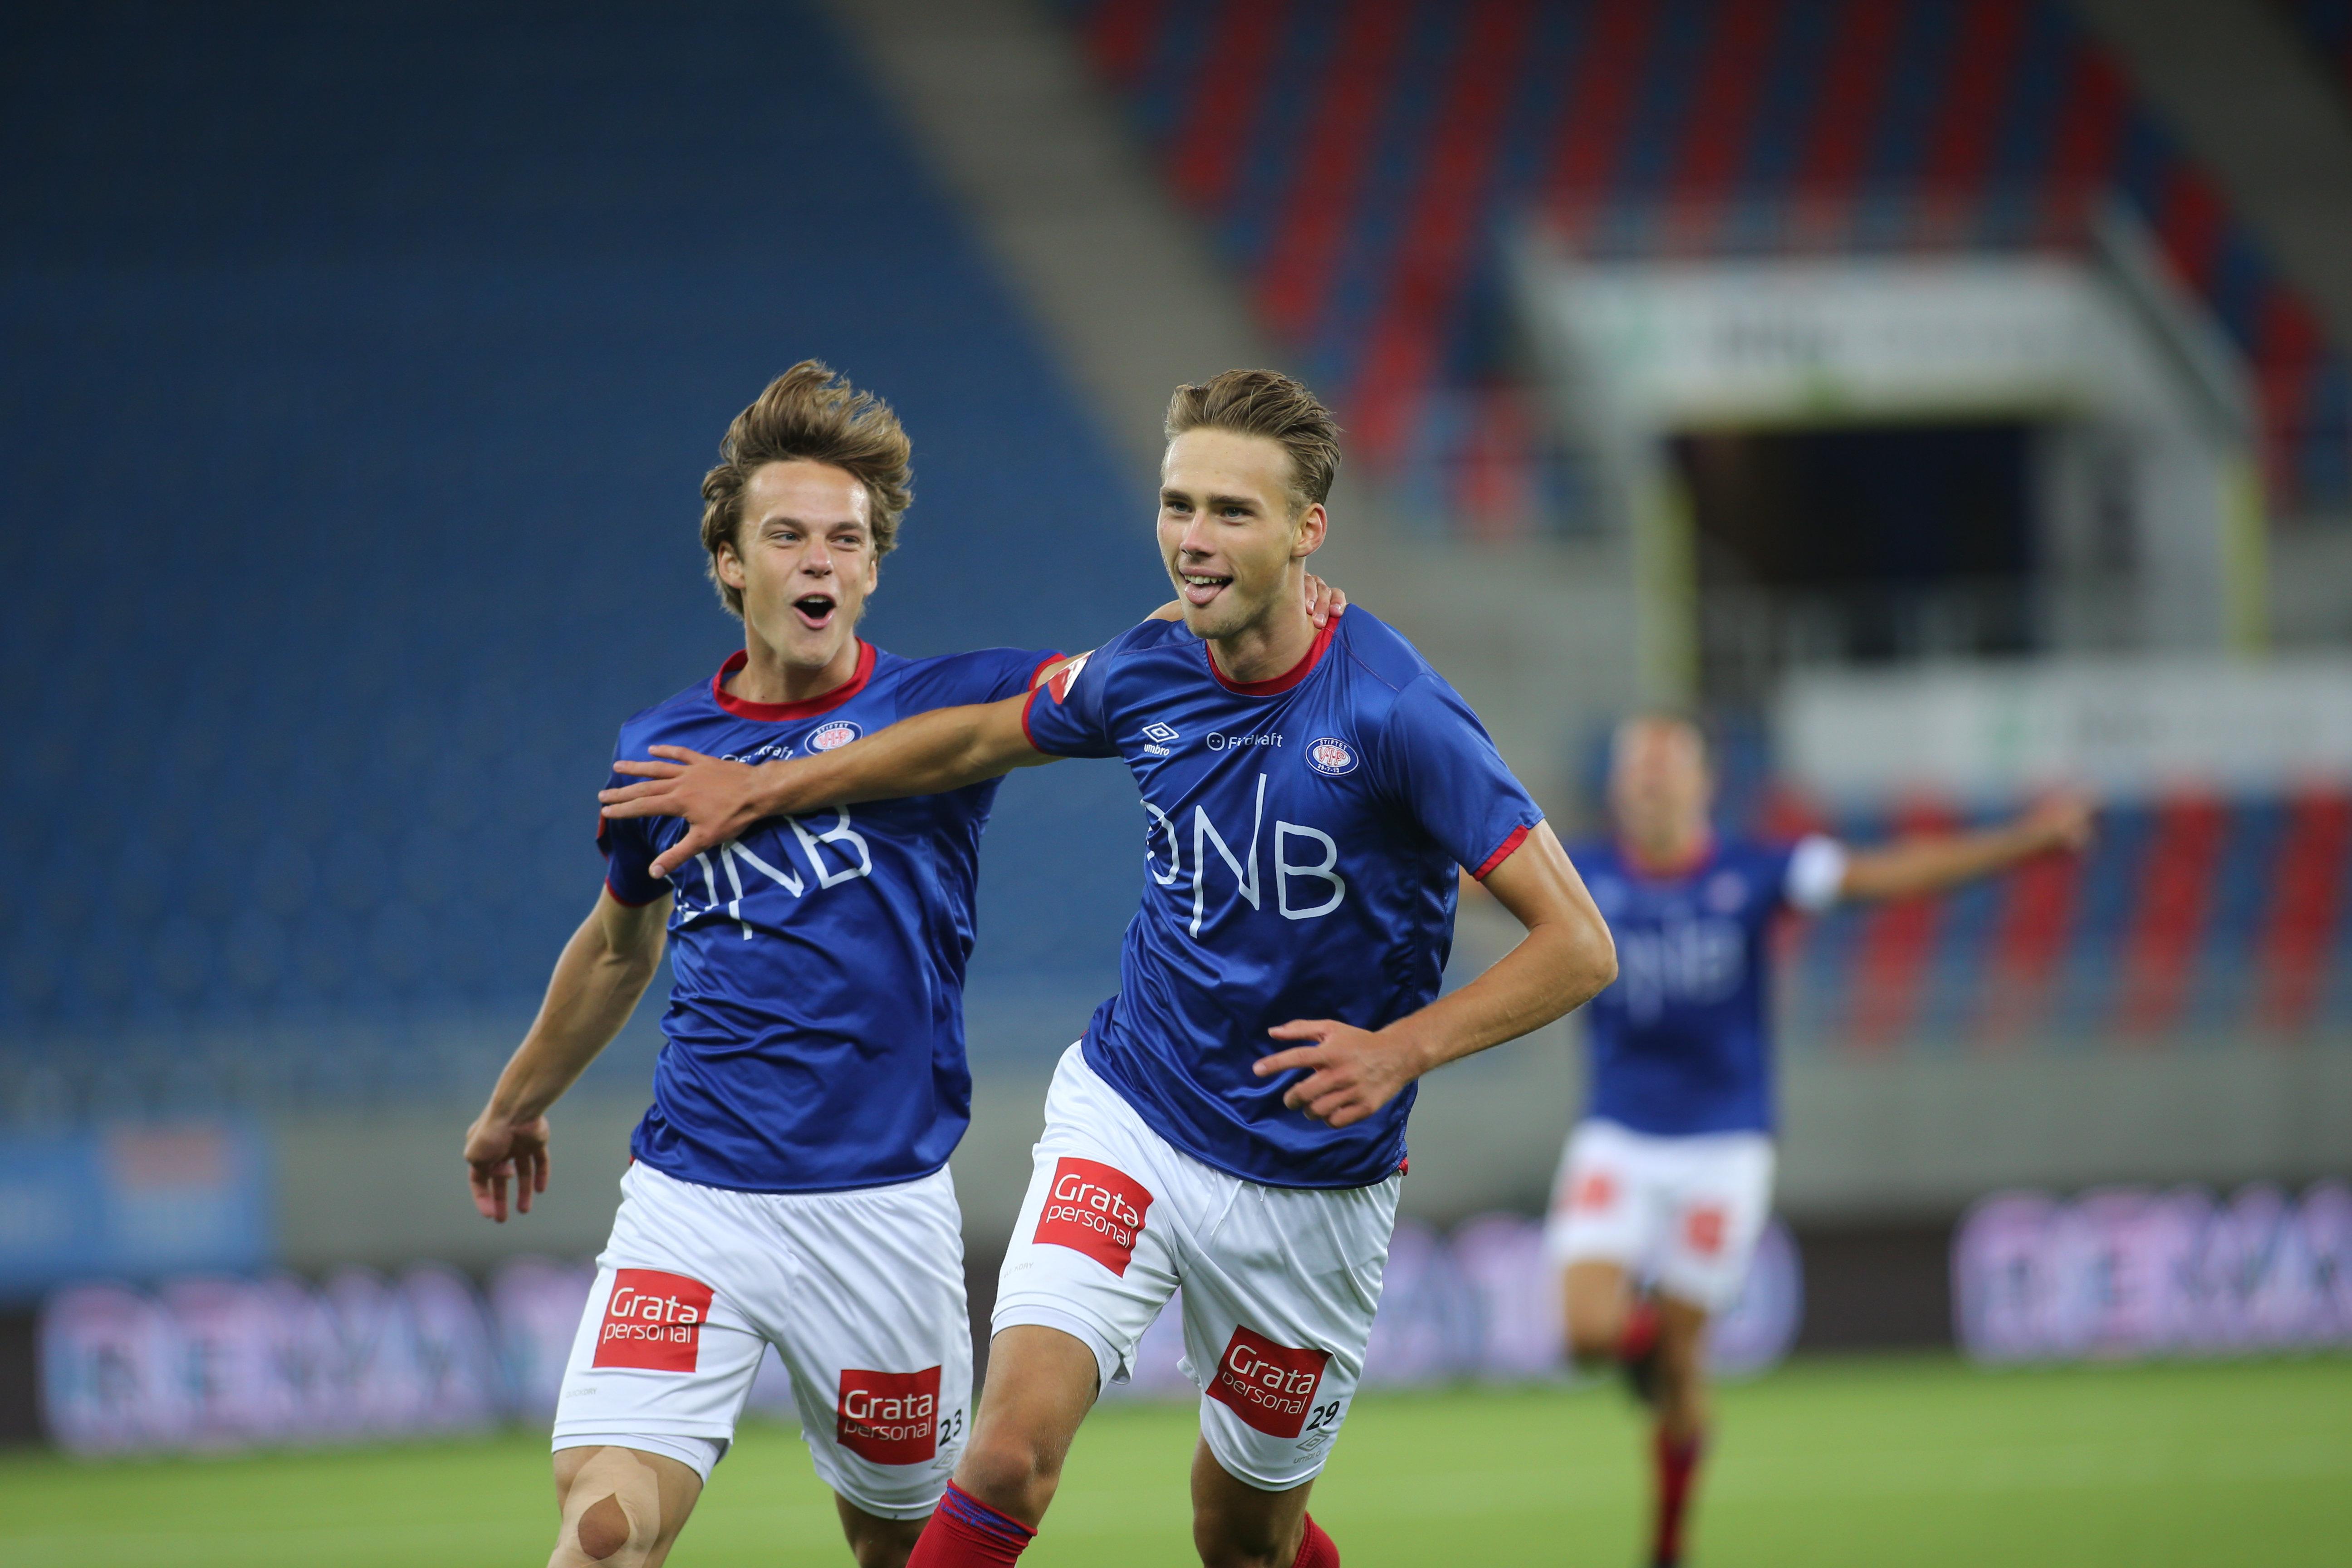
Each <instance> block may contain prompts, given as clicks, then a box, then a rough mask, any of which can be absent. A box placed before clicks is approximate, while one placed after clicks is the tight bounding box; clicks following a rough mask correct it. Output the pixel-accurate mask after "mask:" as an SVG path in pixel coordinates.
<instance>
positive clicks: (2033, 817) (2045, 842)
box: [2021, 790, 2099, 855]
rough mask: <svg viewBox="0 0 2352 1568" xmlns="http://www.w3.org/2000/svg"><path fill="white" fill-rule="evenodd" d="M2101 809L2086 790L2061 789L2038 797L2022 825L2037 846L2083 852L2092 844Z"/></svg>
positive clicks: (2075, 852) (2067, 852) (2073, 853)
mask: <svg viewBox="0 0 2352 1568" xmlns="http://www.w3.org/2000/svg"><path fill="white" fill-rule="evenodd" d="M2098 811H2099V808H2098V803H2097V802H2096V801H2095V800H2094V799H2092V798H2091V796H2089V795H2086V794H2084V793H2083V792H2082V791H2080V790H2061V791H2059V792H2058V793H2057V794H2055V795H2050V796H2048V797H2046V798H2045V799H2042V800H2041V801H2037V802H2036V803H2035V804H2034V805H2033V808H2032V810H2030V811H2028V812H2027V813H2026V814H2025V816H2024V817H2023V818H2022V819H2021V826H2022V827H2023V829H2024V831H2025V832H2026V834H2027V835H2028V837H2031V838H2032V840H2033V842H2034V843H2035V845H2036V846H2037V847H2041V848H2042V849H2045V850H2057V851H2060V852H2062V853H2064V854H2069V855H2079V854H2081V853H2082V852H2083V851H2084V850H2085V849H2087V848H2089V847H2091V838H2092V836H2093V833H2094V832H2095V829H2096V826H2097V824H2098Z"/></svg>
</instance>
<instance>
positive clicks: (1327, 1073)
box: [1254, 1018, 1420, 1127]
mask: <svg viewBox="0 0 2352 1568" xmlns="http://www.w3.org/2000/svg"><path fill="white" fill-rule="evenodd" d="M1266 1033H1267V1034H1269V1035H1271V1036H1273V1037H1275V1038H1276V1039H1277V1040H1303V1041H1305V1042H1307V1043H1306V1044H1304V1045H1298V1046H1293V1047H1291V1048H1290V1049H1288V1050H1286V1051H1276V1052H1275V1053H1274V1054H1273V1055H1272V1056H1267V1057H1261V1058H1258V1060H1257V1063H1256V1066H1255V1068H1254V1070H1255V1072H1256V1074H1257V1076H1258V1077H1260V1078H1270V1077H1272V1076H1273V1075H1274V1074H1276V1073H1278V1072H1289V1071H1292V1070H1294V1069H1297V1068H1306V1069H1307V1076H1306V1077H1305V1078H1302V1079H1299V1080H1298V1081H1297V1083H1294V1084H1292V1085H1291V1086H1290V1088H1289V1089H1287V1090H1286V1091H1285V1092H1284V1094H1283V1097H1282V1103H1283V1104H1285V1105H1286V1106H1288V1107H1290V1109H1292V1110H1300V1111H1304V1112H1306V1113H1307V1115H1309V1116H1311V1117H1313V1118H1314V1119H1315V1120H1316V1121H1322V1122H1328V1124H1329V1125H1331V1126H1333V1127H1346V1126H1349V1125H1350V1124H1352V1123H1354V1122H1358V1121H1362V1120H1364V1118H1366V1117H1367V1116H1370V1115H1371V1114H1372V1112H1374V1111H1376V1110H1379V1109H1380V1108H1381V1106H1383V1105H1386V1104H1387V1103H1388V1102H1389V1101H1390V1100H1394V1099H1395V1098H1396V1097H1397V1095H1398V1094H1399V1092H1401V1091H1402V1089H1403V1088H1404V1086H1405V1085H1407V1084H1409V1083H1411V1082H1412V1080H1413V1079H1416V1078H1418V1077H1419V1076H1420V1072H1419V1070H1418V1069H1417V1068H1415V1067H1414V1065H1413V1064H1412V1061H1411V1060H1410V1059H1409V1058H1408V1054H1407V1052H1406V1050H1405V1048H1404V1046H1403V1044H1402V1042H1401V1041H1400V1040H1398V1039H1396V1038H1395V1037H1391V1036H1387V1035H1380V1034H1375V1033H1373V1032H1372V1031H1370V1030H1369V1029H1359V1028H1357V1027H1356V1026H1354V1025H1352V1024H1342V1023H1340V1022H1339V1020H1337V1019H1336V1018H1302V1019H1298V1020H1296V1021H1294V1022H1291V1023H1287V1024H1284V1025H1282V1026H1279V1027H1277V1028H1272V1029H1268V1030H1267V1031H1266Z"/></svg>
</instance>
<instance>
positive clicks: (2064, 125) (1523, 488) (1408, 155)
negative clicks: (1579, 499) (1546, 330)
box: [1067, 0, 2352, 535]
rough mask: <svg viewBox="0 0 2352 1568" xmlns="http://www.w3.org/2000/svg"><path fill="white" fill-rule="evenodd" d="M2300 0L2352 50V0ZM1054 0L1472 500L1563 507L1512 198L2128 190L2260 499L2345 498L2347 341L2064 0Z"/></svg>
mask: <svg viewBox="0 0 2352 1568" xmlns="http://www.w3.org/2000/svg"><path fill="white" fill-rule="evenodd" d="M2294 9H2295V10H2296V11H2297V12H2298V13H2299V14H2300V15H2301V16H2303V17H2304V18H2305V21H2306V24H2307V30H2308V31H2309V32H2310V33H2311V34H2312V36H2313V37H2314V38H2315V41H2316V42H2317V43H2318V44H2319V46H2320V47H2323V48H2326V49H2330V50H2332V51H2333V52H2334V53H2335V55H2336V57H2337V58H2352V57H2347V56H2346V55H2345V53H2344V51H2345V48H2346V43H2345V40H2346V38H2347V37H2352V23H2347V21H2346V20H2345V17H2346V15H2347V14H2346V12H2345V9H2344V7H2343V6H2342V5H2340V4H2334V3H2328V0H2304V3H2302V4H2299V5H2295V6H2294ZM1067 10H1068V14H1069V15H1070V16H1071V19H1072V23H1073V25H1074V26H1076V28H1078V29H1079V31H1080V34H1081V36H1082V37H1083V40H1084V42H1085V46H1086V47H1087V52H1088V54H1089V55H1090V57H1091V58H1092V59H1093V60H1094V61H1095V63H1096V66H1097V68H1098V69H1099V71H1100V72H1101V74H1102V76H1103V77H1104V79H1106V80H1107V81H1108V82H1109V83H1110V84H1111V85H1112V86H1113V87H1114V88H1116V89H1118V91H1119V92H1120V93H1121V94H1123V95H1124V97H1125V98H1126V100H1127V101H1128V102H1129V106H1130V108H1131V110H1132V113H1133V117H1134V119H1135V121H1136V123H1137V124H1138V126H1139V129H1140V131H1141V133H1142V134H1143V136H1144V137H1145V138H1146V139H1147V141H1148V142H1150V145H1151V146H1153V147H1154V148H1156V149H1157V151H1158V153H1159V155H1160V160H1161V163H1162V164H1163V166H1164V168H1165V170H1166V173H1167V176H1168V178H1169V180H1170V182H1171V185H1172V187H1173V189H1174V190H1175V191H1176V192H1177V193H1178V195H1180V196H1181V198H1182V200H1183V201H1185V202H1186V203H1187V204H1189V205H1191V206H1192V208H1193V210H1195V211H1196V212H1198V213H1199V214H1200V215H1201V216H1202V217H1203V218H1204V219H1205V220H1206V221H1207V222H1208V223H1209V224H1210V225H1211V226H1212V227H1213V231H1214V233H1215V235H1216V237H1217V238H1218V240H1219V242H1220V243H1221V244H1222V246H1223V248H1224V251H1225V253H1226V254H1227V255H1228V256H1229V257H1230V258H1231V259H1232V260H1233V262H1234V265H1235V266H1236V267H1237V268H1240V270H1241V271H1242V273H1243V274H1244V277H1245V278H1246V279H1247V280H1248V285H1249V289H1250V292H1251V295H1252V298H1253V299H1254V300H1255V305H1256V309H1257V310H1258V313H1259V315H1260V317H1261V319H1262V321H1264V323H1265V326H1266V327H1267V328H1268V329H1269V330H1270V331H1272V332H1273V333H1274V334H1276V337H1277V338H1278V339H1279V340H1280V341H1282V342H1286V343H1288V344H1290V345H1292V346H1293V347H1294V348H1295V349H1296V350H1297V352H1299V353H1300V354H1301V355H1302V358H1303V363H1304V364H1305V367H1306V369H1307V372H1308V374H1310V375H1311V376H1312V377H1313V378H1314V379H1315V380H1316V382H1317V384H1318V385H1320V386H1323V387H1325V388H1327V389H1333V390H1335V391H1336V393H1337V395H1338V396H1339V401H1340V404H1341V406H1342V411H1343V413H1344V414H1345V416H1346V417H1347V418H1348V420H1349V424H1350V425H1351V426H1352V427H1353V429H1354V430H1355V432H1356V435H1357V437H1358V439H1359V440H1360V442H1361V443H1362V444H1363V445H1364V446H1365V447H1367V448H1369V449H1370V452H1371V453H1372V455H1373V456H1374V457H1375V458H1377V459H1379V460H1380V461H1381V464H1382V465H1383V466H1384V467H1385V468H1386V469H1387V470H1388V472H1389V473H1390V475H1391V479H1392V480H1393V482H1394V483H1395V484H1396V485H1397V487H1398V489H1399V490H1400V492H1401V493H1402V495H1404V496H1405V497H1407V498H1408V499H1409V500H1412V501H1413V502H1415V503H1417V504H1418V505H1419V506H1420V508H1421V509H1422V510H1423V512H1424V513H1425V514H1427V515H1433V516H1444V517H1450V518H1451V519H1453V521H1454V526H1455V527H1456V528H1458V529H1461V530H1464V531H1468V532H1470V533H1473V534H1475V535H1493V534H1498V533H1500V534H1507V533H1512V532H1519V531H1530V530H1539V529H1547V528H1560V527H1564V526H1572V524H1573V519H1574V515H1575V508H1574V498H1575V493H1576V491H1575V482H1574V481H1575V476H1574V474H1573V472H1572V471H1571V470H1570V468H1569V466H1568V464H1567V462H1566V459H1565V458H1562V457H1561V456H1560V455H1559V453H1557V452H1554V451H1552V450H1550V449H1549V443H1548V442H1547V440H1546V438H1545V437H1544V435H1543V420H1542V418H1541V416H1540V415H1539V413H1538V409H1537V407H1536V405H1534V403H1533V402H1532V401H1531V400H1530V398H1529V397H1528V395H1527V394H1526V393H1525V392H1524V391H1523V390H1522V389H1521V384H1520V381H1519V377H1518V374H1517V367H1516V365H1515V363H1514V355H1513V346H1512V344H1513V340H1512V336H1511V334H1510V332H1509V331H1507V328H1506V324H1505V290H1504V286H1503V276H1502V247H1501V240H1502V237H1503V236H1504V234H1505V232H1506V229H1507V226H1508V225H1509V224H1510V223H1512V222H1514V221H1516V220H1517V219H1519V218H1521V217H1523V216H1528V215H1536V216H1540V217H1542V218H1544V219H1546V220H1548V221H1549V222H1550V223H1552V224H1554V225H1555V226H1558V227H1559V228H1560V229H1561V230H1562V231H1563V232H1564V233H1566V234H1567V235H1568V236H1569V237H1570V238H1571V239H1572V240H1573V241H1574V242H1575V243H1577V244H1578V245H1579V246H1580V247H1584V248H1586V249H1588V250H1591V251H1599V252H1602V253H1606V252H1609V251H1612V250H1622V249H1626V248H1636V249H1641V250H1644V251H1656V250H1668V251H1679V252H1685V253H1690V254H1720V253H1725V252H1737V251H1745V250H1750V249H1756V248H1772V247H1784V246H1790V245H1802V246H1808V247H1823V248H1853V247H1885V246H1903V247H1932V248H1966V247H2004V248H2005V247H2028V246H2031V247H2050V246H2057V247H2065V246H2068V245H2069V244H2070V243H2072V236H2073V235H2074V233H2075V232H2077V231H2078V230H2079V226H2080V224H2081V221H2082V216H2083V214H2084V211H2085V209H2086V208H2087V207H2088V206H2089V205H2091V204H2093V203H2095V202H2096V201H2098V200H2101V199H2104V198H2105V196H2107V195H2110V194H2112V195H2115V196H2117V197H2120V198H2121V199H2122V200H2123V201H2125V202H2126V203H2127V204H2128V205H2130V206H2131V207H2132V208H2133V209H2135V210H2136V211H2137V213H2138V214H2139V215H2140V216H2141V217H2142V218H2143V219H2144V220H2145V222H2146V224H2147V226H2148V227H2149V228H2150V229H2151V230H2152V231H2153V232H2154V233H2155V234H2156V235H2157V237H2158V240H2159V242H2160V244H2161V247H2162V249H2163V252H2164V254H2165V256H2166V258H2168V261H2169V263H2170V265H2171V267H2172V268H2173V269H2174V271H2175V272H2176V273H2177V275H2178V278H2179V281H2180V282H2181V283H2182V284H2183V285H2184V286H2185V287H2186V288H2187V289H2189V290H2190V291H2192V292H2193V294H2194V295H2195V296H2196V297H2197V298H2199V299H2200V300H2202V301H2203V302H2204V304H2205V306H2206V307H2207V308H2208V309H2209V310H2210V311H2211V312H2212V314H2213V316H2214V318H2215V319H2216V320H2217V321H2219V322H2220V323H2221V328H2222V330H2223V331H2225V332H2226V333H2227V335H2228V337H2229V339H2230V340H2231V342H2233V343H2234V344H2235V345H2236V347H2237V348H2238V350H2239V351H2240V353H2242V355H2243V356H2244V359H2245V361H2246V363H2247V364H2248V366H2249V367H2250V371H2251V379H2252V384H2253V385H2254V388H2255V392H2256V396H2257V400H2258V403H2259V405H2260V409H2261V415H2262V420H2263V445H2264V457H2265V462H2266V468H2267V470H2268V482H2269V486H2270V489H2271V495H2272V502H2273V509H2274V510H2280V511H2283V512H2288V513H2293V512H2296V511H2300V510H2331V509H2332V510H2342V509H2343V508H2344V507H2345V506H2346V505H2347V502H2352V367H2347V362H2346V360H2345V358H2344V356H2343V355H2342V354H2341V353H2337V352H2336V350H2334V349H2332V348H2330V347H2329V346H2328V345H2327V344H2326V342H2325V340H2324V337H2323V334H2322V331H2321V328H2320V326H2319V323H2318V320H2317V318H2316V316H2315V313H2314V312H2313V310H2312V309H2311V308H2310V306H2309V305H2308V304H2307V303H2306V302H2305V300H2302V299H2301V298H2300V297H2299V296H2298V295H2297V294H2296V292H2295V291H2294V289H2292V288H2290V287H2289V286H2287V285H2286V284H2285V283H2284V281H2283V280H2282V279H2281V278H2280V277H2279V275H2278V274H2277V272H2276V270H2275V269H2274V268H2273V266H2272V265H2271V264H2270V263H2269V262H2267V261H2266V260H2265V258H2263V254H2262V251H2261V248H2260V247H2259V246H2258V244H2257V242H2256V241H2255V239H2254V237H2253V236H2252V232H2251V231H2250V230H2249V229H2248V228H2247V227H2246V226H2245V225H2244V224H2243V223H2242V222H2241V221H2240V220H2239V219H2238V218H2237V217H2236V216H2233V215H2232V214H2231V210H2230V207H2229V205H2228V203H2227V201H2226V199H2225V197H2224V196H2223V195H2222V193H2221V190H2220V189H2219V188H2218V186H2217V185H2216V184H2215V183H2214V182H2213V180H2212V179H2211V178H2210V177H2209V176H2208V175H2207V174H2205V173H2204V172H2202V171H2201V170H2200V168H2199V167H2198V165H2196V164H2195V163H2193V162H2192V161H2191V160H2190V159H2189V157H2188V156H2187V155H2185V154H2184V153H2183V152H2182V151H2181V150H2180V148H2179V145H2178V143H2177V142H2175V140H2174V139H2173V138H2172V137H2171V136H2170V135H2169V134H2168V132H2167V131H2166V130H2165V128H2164V127H2163V126H2162V125H2161V124H2160V123H2158V121H2157V119H2156V118H2155V117H2154V115H2153V114H2152V113H2151V112H2150V111H2149V110H2147V108H2146V107H2145V106H2144V105H2142V104H2141V103H2139V102H2138V101H2137V100H2136V98H2135V96H2134V94H2133V92H2132V90H2131V89H2130V87H2129V85H2128V83H2127V82H2126V80H2125V79H2124V78H2123V77H2122V75H2121V74H2120V72H2119V71H2118V70H2117V68H2116V66H2115V64H2114V63H2113V62H2112V61H2111V60H2110V59H2108V58H2106V57H2105V54H2103V53H2102V51H2101V50H2100V49H2099V48H2098V47H2095V45H2094V44H2093V43H2092V42H2091V41H2090V40H2089V39H2088V38H2086V37H2084V34H2083V33H2082V31H2081V30H2080V28H2079V27H2078V26H2077V25H2076V24H2075V23H2074V20H2073V18H2072V17H2071V16H2069V14H2068V13H2067V11H2066V9H2065V7H2064V6H2063V5H2060V4H2056V3H2055V0H1968V3H1965V4H1963V3H1961V0H1673V3H1670V4H1651V3H1648V0H1590V3H1586V4H1570V3H1567V0H1475V3H1471V4H1452V3H1448V0H1350V3H1342V0H1069V3H1068V5H1067ZM1212 62H1213V66H1214V68H1213V70H1212V69H1210V66H1211V64H1212ZM1759 62H1761V68H1760V69H1759V68H1758V65H1759Z"/></svg>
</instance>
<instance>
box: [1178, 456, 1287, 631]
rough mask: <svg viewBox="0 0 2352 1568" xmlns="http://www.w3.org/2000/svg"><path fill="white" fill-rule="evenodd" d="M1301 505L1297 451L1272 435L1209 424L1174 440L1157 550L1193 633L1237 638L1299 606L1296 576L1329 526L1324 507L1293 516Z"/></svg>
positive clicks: (1186, 622)
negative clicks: (1294, 485) (1295, 489)
mask: <svg viewBox="0 0 2352 1568" xmlns="http://www.w3.org/2000/svg"><path fill="white" fill-rule="evenodd" d="M1295 504H1296V498H1295V497H1294V496H1293V495H1292V494H1291V490H1290V455H1289V454H1288V453H1286V452H1285V451H1284V450H1283V449H1282V447H1281V444H1280V443H1278V442H1276V441H1274V440H1272V439H1271V438H1269V437H1264V436H1239V435H1235V434H1234V432H1232V431H1230V430H1216V429H1210V428H1207V427H1205V426H1204V427H1202V428H1199V429H1193V430H1187V431H1185V432H1184V433H1183V434H1182V435H1181V436H1178V437H1176V438H1175V439H1174V440H1172V441H1171V442H1169V443H1168V455H1167V457H1166V458H1164V459H1163V460H1162V461H1161V463H1160V560H1161V561H1162V562H1163V563H1165V564H1166V565H1167V568H1168V575H1169V577H1170V579H1171V581H1172V582H1173V583H1174V584H1175V585H1176V596H1177V597H1178V598H1179V599H1181V601H1182V602H1183V605H1184V624H1185V625H1186V626H1190V627H1191V628H1192V633H1193V635H1194V636H1196V637H1212V638H1223V637H1236V636H1239V635H1241V634H1242V633H1244V632H1245V631H1247V630H1249V629H1251V628H1253V627H1255V626H1263V625H1264V624H1265V622H1266V619H1267V617H1268V616H1270V615H1271V614H1272V613H1273V612H1274V611H1276V609H1277V608H1279V607H1281V606H1284V605H1291V606H1296V605H1297V604H1298V603H1299V583H1298V575H1297V574H1298V573H1299V572H1300V571H1301V570H1303V569H1304V567H1303V563H1305V561H1306V560H1307V557H1308V556H1309V555H1312V554H1313V553H1314V552H1316V551H1317V550H1318V549H1319V548H1321V546H1322V543H1323V535H1324V531H1325V529H1326V526H1327V524H1326V521H1325V518H1324V514H1323V508H1322V506H1321V505H1320V504H1317V505H1314V506H1309V507H1307V508H1306V509H1305V510H1301V511H1298V512H1297V514H1296V515H1294V514H1293V510H1292V509H1293V507H1294V506H1295ZM1302 614H1303V612H1302Z"/></svg>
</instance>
